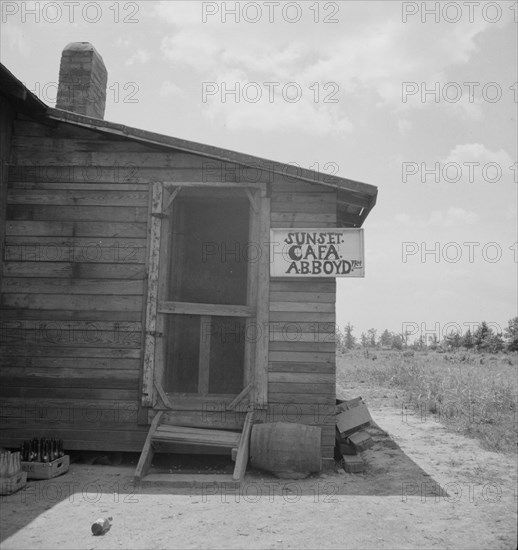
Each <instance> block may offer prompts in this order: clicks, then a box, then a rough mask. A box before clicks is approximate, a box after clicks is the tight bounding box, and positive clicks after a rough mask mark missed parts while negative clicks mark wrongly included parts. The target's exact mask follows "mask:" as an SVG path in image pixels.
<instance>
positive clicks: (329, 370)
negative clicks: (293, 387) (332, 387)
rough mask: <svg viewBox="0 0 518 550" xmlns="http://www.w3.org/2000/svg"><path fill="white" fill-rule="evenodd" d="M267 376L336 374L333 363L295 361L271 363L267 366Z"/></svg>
mask: <svg viewBox="0 0 518 550" xmlns="http://www.w3.org/2000/svg"><path fill="white" fill-rule="evenodd" d="M268 368H269V376H271V374H272V373H277V372H278V373H294V374H298V373H306V372H309V373H315V374H316V373H319V374H332V375H333V376H334V375H335V373H336V364H335V362H326V363H301V362H296V361H293V362H291V361H272V362H271V363H270V364H269V367H268Z"/></svg>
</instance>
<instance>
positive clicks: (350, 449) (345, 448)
mask: <svg viewBox="0 0 518 550" xmlns="http://www.w3.org/2000/svg"><path fill="white" fill-rule="evenodd" d="M335 439H336V447H338V452H339V454H340V455H355V454H356V448H355V447H354V445H353V444H352V443H348V442H347V441H346V440H344V439H342V438H341V437H340V434H339V433H338V430H337V431H336V437H335Z"/></svg>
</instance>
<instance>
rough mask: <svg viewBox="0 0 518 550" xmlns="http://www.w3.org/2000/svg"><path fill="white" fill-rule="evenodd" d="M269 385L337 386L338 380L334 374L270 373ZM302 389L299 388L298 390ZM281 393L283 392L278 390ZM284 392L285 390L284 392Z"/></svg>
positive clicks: (312, 372)
mask: <svg viewBox="0 0 518 550" xmlns="http://www.w3.org/2000/svg"><path fill="white" fill-rule="evenodd" d="M268 382H269V384H278V383H282V384H304V385H307V384H315V385H319V384H328V385H329V384H331V385H333V386H334V385H335V384H336V380H335V376H334V373H333V372H328V373H322V372H315V371H314V370H313V371H311V372H270V373H269V374H268ZM299 389H300V388H299V387H298V386H297V390H299ZM277 391H281V390H277ZM282 391H284V390H282Z"/></svg>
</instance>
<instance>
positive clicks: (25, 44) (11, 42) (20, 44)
mask: <svg viewBox="0 0 518 550" xmlns="http://www.w3.org/2000/svg"><path fill="white" fill-rule="evenodd" d="M2 29H3V32H2V35H3V36H2V38H4V39H6V40H7V46H8V48H9V49H11V50H17V51H18V52H19V53H20V55H22V56H23V57H29V56H30V55H31V52H32V48H31V42H30V38H29V36H27V34H24V33H23V32H22V30H21V29H20V27H18V26H16V25H13V24H9V25H3V27H2Z"/></svg>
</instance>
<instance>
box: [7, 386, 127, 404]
mask: <svg viewBox="0 0 518 550" xmlns="http://www.w3.org/2000/svg"><path fill="white" fill-rule="evenodd" d="M48 394H49V392H48V390H45V388H28V387H23V386H22V387H12V386H11V387H6V386H0V397H2V398H3V397H24V398H26V399H34V398H35V399H42V398H45V397H46V396H47V395H48ZM52 396H53V397H54V398H58V399H92V400H93V399H99V400H102V399H124V400H132V401H136V400H137V398H138V390H137V389H136V388H135V389H134V390H119V389H106V388H54V389H53V390H52Z"/></svg>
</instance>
